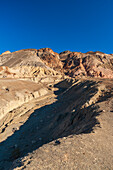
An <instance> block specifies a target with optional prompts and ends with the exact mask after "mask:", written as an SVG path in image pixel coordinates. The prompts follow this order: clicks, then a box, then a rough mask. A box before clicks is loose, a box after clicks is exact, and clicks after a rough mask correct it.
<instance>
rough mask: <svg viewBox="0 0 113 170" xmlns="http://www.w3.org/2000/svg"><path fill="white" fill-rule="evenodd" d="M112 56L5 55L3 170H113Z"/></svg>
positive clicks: (0, 135) (0, 88)
mask: <svg viewBox="0 0 113 170" xmlns="http://www.w3.org/2000/svg"><path fill="white" fill-rule="evenodd" d="M112 78H113V55H112V54H105V53H102V52H99V51H97V52H92V51H90V52H87V53H81V52H71V51H64V52H61V53H60V54H58V53H55V52H53V50H51V49H50V48H42V49H39V50H37V49H25V50H20V51H16V52H12V53H11V52H10V51H6V52H5V53H2V54H1V55H0V104H1V107H0V170H9V169H11V170H12V169H28V170H31V169H33V170H35V169H36V170H37V169H44V170H46V169H52V170H54V169H55V170H57V169H58V170H59V169H80V170H81V169H84V170H86V169H91V170H92V169H94V170H95V169H98V170H103V169H106V170H107V169H113V79H112Z"/></svg>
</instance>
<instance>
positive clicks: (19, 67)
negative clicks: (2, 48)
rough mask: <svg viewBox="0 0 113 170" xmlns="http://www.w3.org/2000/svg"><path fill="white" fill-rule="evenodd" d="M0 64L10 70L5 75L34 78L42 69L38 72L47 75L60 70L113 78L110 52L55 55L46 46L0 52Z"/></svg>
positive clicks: (58, 72)
mask: <svg viewBox="0 0 113 170" xmlns="http://www.w3.org/2000/svg"><path fill="white" fill-rule="evenodd" d="M0 65H1V66H7V67H9V68H10V69H13V70H12V72H11V74H10V71H7V70H6V71H5V73H6V74H5V75H4V76H6V77H7V76H8V77H13V76H14V77H20V76H21V77H26V76H27V77H28V76H29V77H30V76H35V77H36V76H38V75H39V74H40V75H41V71H42V75H43V72H45V73H44V74H48V75H51V74H61V73H63V72H64V73H65V74H66V75H68V76H71V77H102V78H113V55H112V54H105V53H102V52H99V51H97V52H91V51H90V52H87V53H81V52H71V51H64V52H61V53H60V54H58V53H55V52H53V50H51V49H50V48H42V49H39V50H36V49H26V50H20V51H16V52H13V53H10V52H6V53H3V54H1V55H0ZM1 70H2V67H1V68H0V75H1V77H2V76H3V74H2V72H1ZM39 70H40V71H39ZM30 72H32V73H31V74H30Z"/></svg>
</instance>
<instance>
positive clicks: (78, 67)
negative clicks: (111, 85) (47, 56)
mask: <svg viewBox="0 0 113 170" xmlns="http://www.w3.org/2000/svg"><path fill="white" fill-rule="evenodd" d="M59 55H60V58H61V61H62V62H63V63H64V66H63V68H64V71H65V73H66V74H67V75H69V76H71V77H78V76H79V77H102V78H113V55H112V54H105V53H102V52H98V51H97V52H87V53H80V52H70V51H64V52H62V53H60V54H59Z"/></svg>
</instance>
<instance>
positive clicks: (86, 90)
mask: <svg viewBox="0 0 113 170" xmlns="http://www.w3.org/2000/svg"><path fill="white" fill-rule="evenodd" d="M63 83H64V85H63ZM65 83H66V82H65V81H64V82H60V83H58V84H56V85H55V87H58V88H59V90H58V91H56V92H55V93H56V94H58V96H57V101H56V102H54V103H52V104H50V105H46V106H44V107H41V108H39V109H37V110H35V111H34V113H32V114H31V116H30V117H29V119H28V120H27V121H26V122H25V123H24V124H23V125H22V126H21V127H20V129H19V130H18V131H16V132H15V133H14V134H13V135H12V136H10V137H8V138H7V139H6V140H5V141H3V142H1V143H0V170H3V169H9V167H10V166H11V164H12V161H14V160H15V159H17V158H19V157H23V156H26V155H27V154H28V153H31V152H33V151H35V150H36V149H38V148H39V147H41V146H42V145H44V144H46V143H49V142H51V141H53V140H58V139H59V138H62V137H66V136H69V135H74V134H76V135H78V134H81V133H91V132H92V131H93V127H94V126H95V125H96V124H98V125H99V122H98V120H97V118H96V116H98V115H99V114H100V113H101V110H100V109H99V107H98V106H97V105H95V104H91V105H89V106H88V107H82V106H83V105H84V104H85V103H86V102H88V101H89V100H90V99H91V97H92V96H94V94H95V93H96V92H97V90H98V89H97V86H98V83H96V82H94V81H89V80H86V81H84V82H80V83H78V84H77V85H74V86H72V87H71V88H69V90H67V91H65V90H66V88H63V87H67V88H68V86H70V85H68V83H67V85H66V84H65ZM70 84H71V82H70ZM59 140H60V139H59ZM6 164H7V165H6Z"/></svg>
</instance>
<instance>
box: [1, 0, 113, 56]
mask: <svg viewBox="0 0 113 170" xmlns="http://www.w3.org/2000/svg"><path fill="white" fill-rule="evenodd" d="M45 47H49V48H52V49H53V50H54V51H56V52H62V51H65V50H71V51H80V52H87V51H102V52H105V53H113V0H0V53H2V52H4V51H7V50H10V51H11V52H12V51H16V50H20V49H27V48H36V49H39V48H45Z"/></svg>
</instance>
